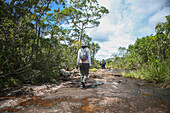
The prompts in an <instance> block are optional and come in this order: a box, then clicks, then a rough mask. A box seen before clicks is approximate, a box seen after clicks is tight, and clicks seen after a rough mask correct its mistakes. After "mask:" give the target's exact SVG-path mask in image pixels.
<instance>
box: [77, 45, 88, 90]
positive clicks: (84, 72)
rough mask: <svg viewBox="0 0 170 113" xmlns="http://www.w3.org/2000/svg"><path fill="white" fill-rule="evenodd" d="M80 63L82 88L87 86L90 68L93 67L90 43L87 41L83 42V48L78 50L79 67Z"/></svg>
mask: <svg viewBox="0 0 170 113" xmlns="http://www.w3.org/2000/svg"><path fill="white" fill-rule="evenodd" d="M78 65H79V66H80V81H81V88H85V87H86V86H85V81H86V78H87V77H88V74H89V68H91V57H90V49H89V48H88V44H87V43H86V42H82V44H81V48H80V49H79V51H78V57H77V66H76V68H77V69H78Z"/></svg>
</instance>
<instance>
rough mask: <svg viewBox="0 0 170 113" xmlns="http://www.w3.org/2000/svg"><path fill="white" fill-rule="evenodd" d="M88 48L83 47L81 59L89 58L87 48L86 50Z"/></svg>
mask: <svg viewBox="0 0 170 113" xmlns="http://www.w3.org/2000/svg"><path fill="white" fill-rule="evenodd" d="M86 49H87V48H85V49H81V52H80V59H81V60H82V61H85V60H87V58H88V55H87V50H86Z"/></svg>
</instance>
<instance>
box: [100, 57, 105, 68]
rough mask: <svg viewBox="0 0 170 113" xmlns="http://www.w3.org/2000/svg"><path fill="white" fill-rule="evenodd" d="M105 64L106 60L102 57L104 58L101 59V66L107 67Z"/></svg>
mask: <svg viewBox="0 0 170 113" xmlns="http://www.w3.org/2000/svg"><path fill="white" fill-rule="evenodd" d="M105 65H106V62H105V60H104V59H102V60H101V61H100V66H101V68H102V69H105Z"/></svg>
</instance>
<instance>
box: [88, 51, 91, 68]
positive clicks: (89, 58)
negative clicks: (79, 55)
mask: <svg viewBox="0 0 170 113" xmlns="http://www.w3.org/2000/svg"><path fill="white" fill-rule="evenodd" d="M88 60H89V66H90V67H91V57H90V50H89V53H88Z"/></svg>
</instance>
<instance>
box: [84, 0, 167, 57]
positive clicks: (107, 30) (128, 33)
mask: <svg viewBox="0 0 170 113" xmlns="http://www.w3.org/2000/svg"><path fill="white" fill-rule="evenodd" d="M98 2H99V4H100V5H102V6H105V7H106V8H108V9H109V11H110V13H109V14H108V15H106V16H105V17H103V18H102V19H101V20H100V22H101V23H100V26H99V27H97V28H94V29H90V30H87V31H86V32H87V33H88V34H89V36H91V37H92V39H93V41H95V42H98V43H99V45H100V46H101V49H100V50H99V52H98V53H97V54H96V58H97V59H103V58H109V57H110V56H111V55H112V54H113V53H116V52H118V48H119V47H120V46H121V47H126V48H127V47H128V45H129V44H133V43H134V42H135V40H136V39H137V37H138V38H141V37H143V36H146V35H151V34H154V33H155V29H154V28H155V25H156V24H157V23H158V22H165V16H167V15H168V14H170V6H167V3H168V0H98Z"/></svg>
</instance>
